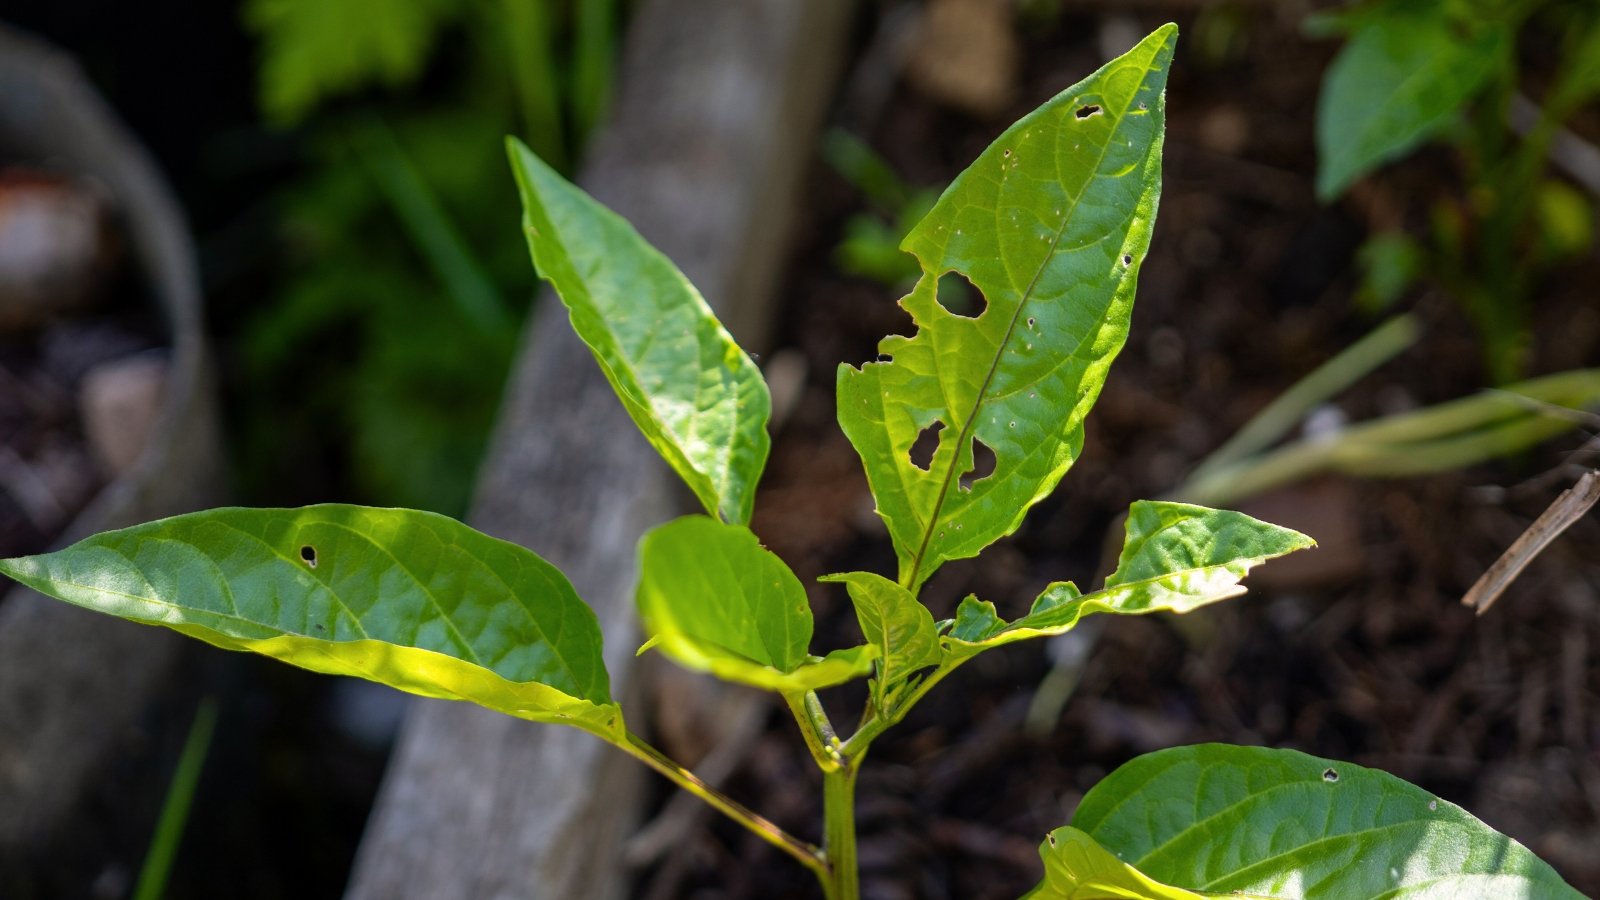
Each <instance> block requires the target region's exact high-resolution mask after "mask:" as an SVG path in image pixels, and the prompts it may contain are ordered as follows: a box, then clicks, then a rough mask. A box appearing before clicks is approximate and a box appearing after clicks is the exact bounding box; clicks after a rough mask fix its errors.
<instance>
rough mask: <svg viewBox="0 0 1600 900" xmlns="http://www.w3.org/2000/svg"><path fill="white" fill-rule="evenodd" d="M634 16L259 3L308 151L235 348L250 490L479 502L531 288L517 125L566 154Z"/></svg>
mask: <svg viewBox="0 0 1600 900" xmlns="http://www.w3.org/2000/svg"><path fill="white" fill-rule="evenodd" d="M619 14H620V10H619V9H618V6H617V3H616V0H473V2H467V0H415V2H413V0H407V2H405V3H389V2H379V0H250V2H249V3H248V4H247V5H246V7H245V23H246V25H247V26H248V27H249V28H250V29H251V31H252V32H253V33H254V34H255V35H256V36H257V38H258V40H259V46H260V59H259V99H260V105H261V109H262V113H263V115H264V117H265V118H266V119H267V120H268V121H269V122H271V123H273V124H274V125H275V126H277V127H279V128H282V129H288V130H289V134H290V135H291V137H292V138H293V142H294V144H295V145H296V146H297V147H298V148H299V152H300V154H301V157H302V158H301V160H300V162H301V166H300V171H301V174H300V175H299V176H298V178H297V180H296V181H295V182H294V183H292V184H290V185H288V186H287V187H285V188H284V189H282V190H281V191H280V192H279V193H278V195H277V196H276V197H275V198H274V206H275V211H276V216H277V223H278V224H277V227H276V237H277V239H278V242H279V243H280V245H281V246H280V249H279V253H278V255H279V257H280V258H281V267H280V270H279V271H278V272H277V273H276V279H277V280H276V283H275V284H274V285H273V286H272V287H271V288H270V289H269V291H268V293H269V295H270V297H271V302H270V303H268V304H267V305H266V306H264V307H263V308H262V309H260V310H259V311H257V312H255V313H253V314H252V315H251V316H250V317H249V319H248V321H247V322H246V325H245V328H244V334H243V337H242V339H241V342H240V346H239V357H240V359H241V366H242V373H241V374H242V377H243V380H244V381H245V383H246V387H245V392H246V395H247V396H246V398H245V401H244V404H243V406H244V411H243V412H242V413H241V414H240V415H239V417H238V421H237V422H236V425H237V427H238V429H239V431H240V440H239V445H240V447H241V453H242V454H243V459H242V460H241V468H242V470H243V472H244V477H245V482H246V483H245V485H244V488H245V491H246V493H247V494H248V495H251V496H254V497H257V498H263V499H267V498H274V499H273V502H277V499H278V498H282V499H291V500H296V501H299V500H305V499H312V498H304V497H295V496H293V490H294V489H293V485H294V484H295V479H297V478H299V479H301V480H303V481H306V482H309V483H310V486H309V487H308V488H306V489H307V490H309V491H312V492H316V493H319V494H321V493H326V492H329V491H332V492H334V493H338V494H343V495H346V496H348V497H350V498H351V499H357V500H361V501H364V502H370V503H377V504H392V505H403V506H412V507H419V508H424V509H430V510H434V511H438V512H443V513H446V514H453V515H459V514H460V513H461V512H463V511H464V509H465V507H466V503H467V500H468V497H469V493H470V490H471V486H472V482H473V478H474V476H475V473H476V469H477V465H478V462H479V459H480V458H481V456H482V453H483V449H484V445H485V441H486V439H487V435H488V431H489V429H490V427H491V426H492V424H493V422H494V418H495V414H496V412H497V410H498V406H499V396H500V391H501V387H502V385H503V383H504V380H505V377H506V372H507V368H508V366H509V364H510V362H511V360H512V358H513V355H514V353H515V350H516V347H517V341H518V337H519V332H520V322H521V320H522V318H523V317H524V315H525V313H526V310H527V306H528V301H529V299H530V298H531V297H532V295H533V292H534V281H533V278H532V277H531V275H532V273H530V272H529V271H528V266H527V262H526V256H525V250H524V248H523V246H522V240H521V237H520V235H519V233H518V229H516V228H515V227H509V226H510V225H511V224H512V223H515V222H516V221H518V215H519V213H518V208H517V199H516V188H515V186H514V185H513V184H512V182H511V179H510V178H509V177H508V176H507V175H506V173H505V166H504V160H503V158H502V151H501V147H502V142H503V138H504V136H505V135H507V134H516V135H518V136H520V137H522V138H523V139H524V140H526V141H527V142H528V143H530V144H532V145H533V146H535V147H538V148H539V150H540V152H541V153H543V154H545V156H546V158H547V159H552V160H557V161H560V164H561V165H563V167H570V164H571V162H570V161H571V160H573V159H575V158H576V156H577V154H578V151H579V149H580V148H581V146H582V141H583V139H584V137H585V136H586V135H587V134H588V133H589V131H590V130H591V129H592V128H593V127H594V125H595V124H596V123H597V122H598V121H600V119H601V118H602V117H603V115H604V113H605V108H606V103H607V99H608V97H609V94H610V77H611V70H612V63H613V55H614V51H615V46H616V43H617V34H618V27H619ZM285 447H287V448H290V449H289V450H288V452H284V448H285ZM284 485H290V488H289V492H288V493H289V494H290V496H289V497H287V498H285V497H284V494H285V491H284ZM315 499H326V498H325V497H317V498H315Z"/></svg>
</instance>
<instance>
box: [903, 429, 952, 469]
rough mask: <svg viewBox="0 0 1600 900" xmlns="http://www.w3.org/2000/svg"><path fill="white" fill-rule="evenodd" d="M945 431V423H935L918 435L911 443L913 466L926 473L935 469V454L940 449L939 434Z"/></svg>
mask: <svg viewBox="0 0 1600 900" xmlns="http://www.w3.org/2000/svg"><path fill="white" fill-rule="evenodd" d="M943 430H944V423H943V422H935V423H933V424H932V425H929V426H928V427H927V428H924V429H922V432H921V433H920V434H918V435H917V439H916V440H915V441H912V442H911V453H910V458H911V464H912V465H913V466H916V467H917V468H919V469H921V470H922V471H924V472H926V471H928V470H929V469H931V468H933V454H934V453H935V452H937V451H938V449H939V432H941V431H943Z"/></svg>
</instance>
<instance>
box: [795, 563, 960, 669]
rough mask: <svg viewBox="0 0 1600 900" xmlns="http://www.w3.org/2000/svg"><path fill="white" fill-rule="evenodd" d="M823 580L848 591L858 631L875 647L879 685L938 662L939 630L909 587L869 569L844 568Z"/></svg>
mask: <svg viewBox="0 0 1600 900" xmlns="http://www.w3.org/2000/svg"><path fill="white" fill-rule="evenodd" d="M822 580H823V581H829V582H840V583H843V584H844V586H845V588H846V589H847V590H848V591H849V592H850V601H851V602H852V603H854V604H855V608H856V621H858V622H859V623H861V633H862V634H863V635H865V636H866V638H867V643H868V644H870V645H872V646H874V647H877V648H878V683H879V685H880V687H881V686H884V685H890V684H894V683H895V682H897V681H902V680H904V679H905V677H906V676H908V675H910V674H911V673H913V672H915V671H916V670H918V669H922V668H926V667H928V666H934V665H938V664H939V632H938V629H936V628H935V627H934V623H933V615H932V614H931V613H929V612H928V608H927V607H926V606H923V605H922V604H921V603H919V602H917V598H915V597H913V596H911V592H910V591H907V590H906V589H905V588H903V587H901V586H900V585H898V584H895V583H894V582H892V581H890V580H889V579H887V578H884V577H883V576H881V575H874V574H872V573H871V572H846V573H844V574H842V575H828V576H825V577H824V578H823V579H822Z"/></svg>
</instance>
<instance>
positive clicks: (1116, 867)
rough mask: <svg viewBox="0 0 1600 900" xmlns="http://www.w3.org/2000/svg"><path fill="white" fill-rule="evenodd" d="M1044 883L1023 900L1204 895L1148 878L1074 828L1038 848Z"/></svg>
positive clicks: (1194, 899) (1178, 899)
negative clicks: (1042, 862)
mask: <svg viewBox="0 0 1600 900" xmlns="http://www.w3.org/2000/svg"><path fill="white" fill-rule="evenodd" d="M1039 858H1040V859H1042V860H1043V861H1044V880H1043V881H1041V882H1040V883H1039V886H1038V887H1036V888H1034V889H1033V890H1031V891H1029V892H1028V894H1027V895H1026V897H1025V898H1024V900H1106V898H1126V900H1201V895H1199V894H1196V893H1192V892H1190V891H1185V890H1182V889H1180V888H1175V887H1169V886H1167V885H1164V884H1161V883H1160V882H1157V881H1154V880H1152V879H1150V878H1147V877H1145V875H1144V873H1142V872H1140V871H1139V870H1138V869H1135V868H1134V867H1132V866H1130V865H1128V864H1127V863H1124V862H1123V861H1122V860H1120V859H1117V858H1116V857H1115V856H1114V855H1112V853H1111V851H1109V850H1107V849H1106V848H1104V847H1102V846H1100V845H1099V844H1097V843H1095V841H1094V838H1091V837H1089V836H1088V835H1087V834H1084V833H1083V832H1081V831H1079V830H1078V829H1076V828H1073V827H1072V826H1070V825H1069V826H1066V827H1064V828H1057V829H1056V830H1055V831H1052V832H1050V834H1049V836H1047V837H1046V838H1045V840H1044V843H1042V844H1040V845H1039Z"/></svg>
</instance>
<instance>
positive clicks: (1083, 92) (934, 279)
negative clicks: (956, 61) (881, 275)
mask: <svg viewBox="0 0 1600 900" xmlns="http://www.w3.org/2000/svg"><path fill="white" fill-rule="evenodd" d="M1176 40H1177V29H1176V27H1175V26H1171V25H1168V26H1165V27H1163V28H1161V29H1159V30H1157V31H1156V32H1155V33H1153V34H1152V35H1150V36H1149V37H1148V38H1146V39H1144V40H1143V41H1142V42H1140V43H1139V45H1138V46H1136V47H1134V48H1133V49H1132V50H1130V51H1129V52H1128V53H1127V54H1125V55H1123V56H1122V57H1120V58H1118V59H1116V60H1114V61H1112V62H1111V63H1109V64H1107V65H1106V66H1105V67H1104V68H1102V69H1100V71H1098V72H1096V73H1095V74H1093V75H1091V76H1089V78H1087V79H1085V80H1084V81H1082V82H1079V83H1078V84H1076V85H1074V86H1072V87H1070V88H1068V89H1067V90H1066V91H1064V92H1063V93H1061V94H1060V95H1059V96H1057V97H1056V98H1055V99H1053V100H1051V101H1050V102H1048V103H1046V104H1045V105H1044V106H1042V107H1040V108H1039V109H1038V110H1036V111H1034V112H1032V113H1030V114H1029V115H1027V116H1026V117H1024V118H1023V119H1022V120H1020V121H1019V122H1017V124H1015V125H1013V126H1012V127H1011V128H1009V129H1008V130H1007V131H1006V132H1005V134H1003V135H1001V136H1000V138H999V139H998V140H997V141H995V142H994V144H992V145H991V146H990V147H989V148H988V149H987V150H985V151H984V153H983V155H982V156H980V157H979V158H978V160H977V161H976V162H974V163H973V164H972V166H971V167H970V168H968V169H967V170H966V171H965V172H963V173H962V174H961V175H960V176H959V177H958V178H957V179H956V180H955V182H954V183H953V184H951V185H950V187H949V188H948V189H947V190H946V191H945V193H944V195H943V196H942V197H940V198H939V202H938V203H937V204H936V205H935V206H934V208H933V210H932V211H931V212H930V213H929V214H928V216H927V217H926V218H924V219H923V220H922V222H921V223H920V224H918V225H917V227H916V228H915V229H914V230H912V232H911V233H910V234H909V235H908V236H907V237H906V239H905V242H904V243H903V244H902V248H903V249H905V250H907V251H909V252H911V253H912V254H914V255H915V256H916V257H917V260H918V262H919V264H920V265H921V267H922V278H921V280H920V281H918V282H917V284H916V287H915V288H913V289H912V292H911V293H910V294H909V295H907V296H906V297H905V298H904V299H903V300H901V301H900V303H901V305H902V306H903V307H905V309H906V310H907V311H908V312H910V313H911V316H912V318H913V320H914V321H915V323H916V325H917V332H916V333H915V334H914V335H912V336H911V337H909V338H908V337H900V336H890V337H888V338H885V339H884V340H883V342H882V343H881V344H879V353H880V355H881V357H883V358H882V359H880V361H877V362H869V363H867V364H866V365H864V366H862V367H861V368H860V369H856V368H854V367H851V366H848V365H845V366H841V367H840V369H839V377H838V382H839V390H838V396H839V423H840V425H841V426H843V428H844V431H845V433H846V434H847V435H849V437H850V441H851V443H852V444H854V445H855V448H856V451H857V452H858V453H860V454H861V457H862V460H863V462H864V464H865V467H866V471H867V478H868V481H869V482H870V483H871V486H872V493H873V496H874V497H875V498H876V500H877V503H878V513H879V515H881V516H882V517H883V519H884V521H885V522H886V523H887V524H888V527H889V534H890V536H891V537H892V538H893V541H894V546H895V551H896V553H897V554H898V556H899V558H900V582H901V584H902V585H903V586H905V587H907V588H908V589H911V590H913V591H915V590H916V588H917V587H918V586H920V585H921V584H922V583H923V582H924V581H925V580H926V579H927V578H928V576H930V575H931V574H933V572H934V570H935V569H937V568H938V567H939V566H940V564H942V563H944V562H945V561H947V560H952V559H962V558H966V557H970V556H974V555H976V554H977V553H978V552H979V551H980V550H982V549H983V548H984V547H986V546H988V545H989V544H990V543H992V542H993V541H994V540H996V539H997V538H1000V537H1002V536H1004V535H1006V534H1009V533H1011V532H1012V531H1014V530H1016V527H1017V525H1019V524H1020V523H1021V522H1022V518H1023V516H1024V515H1025V514H1026V513H1027V510H1028V508H1029V507H1030V506H1032V505H1033V504H1034V503H1037V502H1038V501H1039V500H1040V499H1042V498H1044V497H1045V496H1046V495H1047V494H1049V493H1050V491H1051V490H1052V489H1054V487H1055V485H1056V483H1057V482H1059V481H1060V480H1061V476H1062V475H1064V474H1065V473H1066V471H1067V469H1068V467H1070V466H1071V465H1072V463H1073V461H1074V460H1075V459H1077V456H1078V453H1079V451H1080V450H1081V448H1082V446H1083V420H1084V416H1085V415H1086V414H1087V413H1088V411H1089V408H1090V407H1091V406H1092V405H1093V404H1094V401H1095V398H1096V397H1098V396H1099V394H1100V387H1101V385H1102V384H1103V383H1104V381H1105V377H1106V371H1107V369H1108V368H1109V367H1110V365H1111V361H1112V359H1113V358H1114V357H1115V356H1116V354H1117V352H1118V351H1119V350H1121V348H1122V344H1123V341H1124V339H1125V338H1126V337H1127V333H1128V316H1129V313H1130V312H1131V311H1132V307H1133V294H1134V286H1135V282H1136V280H1137V277H1138V272H1139V266H1140V263H1141V262H1142V261H1143V259H1144V255H1145V250H1146V249H1147V248H1148V247H1149V244H1150V232H1151V228H1152V226H1153V225H1154V223H1155V215H1156V203H1157V199H1158V197H1159V194H1160V187H1161V142H1162V135H1163V130H1164V122H1165V115H1164V104H1165V94H1164V89H1165V86H1166V80H1167V69H1168V67H1169V65H1170V64H1171V61H1172V51H1173V46H1174V44H1175V42H1176ZM951 272H955V273H959V277H964V278H965V280H966V281H967V282H968V283H970V284H971V285H972V286H973V287H975V288H976V289H977V291H978V293H980V294H981V295H982V298H983V299H984V301H986V305H985V307H984V308H983V309H982V310H981V311H980V312H978V313H977V315H976V316H973V317H968V316H965V315H962V314H960V313H958V312H953V311H951V310H950V309H948V308H946V307H945V306H944V305H942V304H941V302H940V299H939V293H940V281H941V279H945V280H946V281H947V283H948V280H949V279H948V278H947V277H946V276H947V273H951ZM935 434H936V443H935V442H931V441H930V438H933V437H934V435H935ZM919 436H923V437H922V440H923V441H924V442H929V443H932V446H930V447H928V448H927V450H928V455H927V459H926V460H924V459H922V458H918V456H917V455H916V454H914V450H920V449H921V448H919V447H918V444H919ZM991 461H992V470H991Z"/></svg>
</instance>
